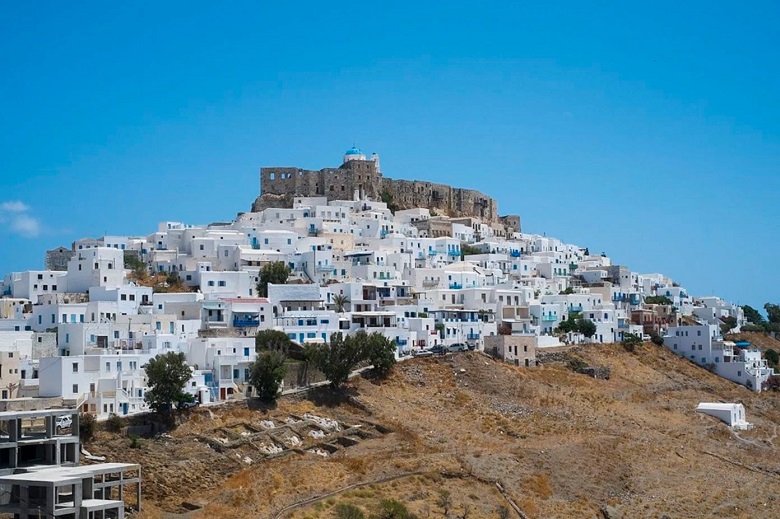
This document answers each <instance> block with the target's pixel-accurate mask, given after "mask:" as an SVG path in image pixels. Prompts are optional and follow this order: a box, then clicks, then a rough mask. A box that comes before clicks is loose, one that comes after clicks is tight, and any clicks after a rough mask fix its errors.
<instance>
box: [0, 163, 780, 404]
mask: <svg viewBox="0 0 780 519" xmlns="http://www.w3.org/2000/svg"><path fill="white" fill-rule="evenodd" d="M363 175H368V177H365V178H364V177H363ZM261 176H262V195H261V197H260V200H266V202H267V200H268V197H269V196H276V195H278V194H280V195H283V196H284V197H288V198H291V200H290V202H291V207H267V208H265V209H262V210H259V211H257V209H258V203H257V202H256V203H255V204H254V205H255V211H252V212H246V213H239V214H238V216H237V217H236V219H235V220H234V221H232V222H229V223H216V224H211V225H203V226H196V225H187V224H184V223H178V222H163V223H161V224H160V225H159V227H158V229H157V230H156V231H154V232H152V233H150V234H147V235H141V236H108V235H107V236H103V237H101V238H98V239H81V240H77V241H75V242H74V243H73V244H72V246H71V247H69V248H68V247H59V248H55V249H52V250H50V251H49V252H48V253H47V256H46V264H47V269H46V270H29V271H24V272H13V273H10V274H8V275H6V276H5V277H4V278H3V280H2V283H1V284H0V291H1V292H2V294H3V297H2V299H0V352H1V353H0V355H2V365H3V367H4V368H5V369H4V370H3V373H2V382H3V387H2V393H0V402H1V403H2V405H4V406H5V407H6V409H12V408H13V406H14V405H16V404H14V402H17V401H19V402H25V404H24V405H43V404H41V402H45V404H46V405H53V404H55V403H57V404H61V405H71V406H76V407H78V408H80V409H81V410H83V411H85V412H89V413H92V414H94V415H95V416H97V417H99V418H106V417H108V416H110V415H112V414H117V415H131V414H134V413H140V412H143V411H146V410H147V409H148V407H147V404H146V402H145V400H144V395H145V392H146V390H147V385H146V377H145V373H144V370H143V369H142V366H143V365H144V364H145V363H146V362H147V361H148V360H149V359H150V358H152V357H154V356H156V355H158V354H160V353H164V352H170V351H175V352H183V353H184V354H185V356H186V358H187V361H188V363H189V364H190V365H191V366H192V368H193V372H192V373H193V374H192V379H191V381H190V383H189V384H187V391H188V392H190V393H191V394H192V395H193V396H194V397H195V398H196V400H197V401H199V402H200V403H203V404H206V403H214V402H224V401H228V400H232V399H235V398H242V397H243V396H245V395H247V394H248V393H249V392H250V389H249V386H248V372H249V367H250V365H251V364H252V362H253V361H254V360H255V358H256V353H255V344H254V336H255V334H256V333H257V332H258V331H261V330H266V329H277V330H282V331H283V332H284V333H285V334H287V335H288V336H289V338H290V339H291V340H293V341H295V342H296V343H299V344H302V345H303V344H308V343H329V342H330V340H331V337H333V335H334V334H337V333H342V334H353V333H355V332H357V331H358V330H367V331H378V332H380V333H382V334H383V335H385V336H386V337H387V338H388V339H390V340H392V341H393V342H394V344H395V345H396V348H397V351H396V356H397V357H398V358H404V357H407V356H410V355H412V354H415V353H419V352H420V351H422V350H428V349H430V348H432V347H437V346H441V347H448V348H454V349H473V350H478V351H486V352H488V353H490V354H491V355H494V356H497V357H500V358H502V359H504V360H506V361H507V362H510V363H512V364H515V365H522V366H533V365H535V364H536V354H537V352H541V351H544V350H545V348H555V347H560V346H562V345H572V344H578V343H614V342H621V341H623V340H625V339H626V338H627V337H639V338H644V339H645V340H649V339H650V338H654V339H655V340H657V341H658V342H659V343H660V342H661V341H662V342H663V345H664V346H665V347H667V348H669V349H670V350H672V351H673V352H674V353H677V354H678V355H681V356H683V357H685V358H686V359H690V360H691V361H693V362H695V363H696V364H698V365H700V366H702V367H706V368H707V369H709V370H711V371H713V372H715V373H717V374H719V375H720V376H722V377H725V378H727V379H728V380H731V381H733V382H735V383H737V384H741V385H744V386H747V387H748V388H750V389H752V390H754V391H760V390H761V387H762V384H763V383H764V382H765V381H766V380H767V378H768V377H769V376H770V375H771V374H772V369H771V368H769V367H768V366H767V363H766V360H765V359H763V358H762V357H761V353H760V352H758V351H757V350H752V349H750V348H739V347H737V346H736V345H735V344H734V343H732V342H729V341H726V340H724V339H723V334H724V333H726V332H738V331H739V330H740V327H741V326H742V325H744V324H745V322H746V321H745V317H744V314H743V311H742V309H741V308H740V307H739V306H736V305H734V304H731V303H729V302H726V301H724V300H722V299H720V298H717V297H694V296H692V295H691V294H689V293H688V291H687V290H686V289H685V287H683V286H681V285H680V284H678V283H676V282H675V281H673V280H672V279H670V278H668V277H667V276H665V275H663V274H658V273H650V274H645V273H638V272H633V271H632V270H631V269H630V268H629V267H628V266H625V265H615V264H613V263H612V261H611V259H610V258H609V257H607V256H605V255H603V254H602V255H593V254H590V253H589V251H588V249H587V248H586V247H582V246H579V245H575V244H568V243H563V242H561V241H560V240H558V239H555V238H553V237H547V236H540V235H536V234H529V233H525V232H521V230H520V225H519V217H509V218H503V219H502V218H500V217H499V216H498V213H497V209H496V204H495V201H494V200H492V199H489V198H488V197H485V196H484V195H481V194H478V193H476V192H474V191H465V190H457V189H450V188H447V189H444V188H440V187H436V186H434V185H432V184H426V187H424V188H423V187H414V189H407V187H408V186H417V185H418V184H420V183H411V184H409V183H407V182H398V181H389V180H387V179H384V180H381V179H379V161H378V158H377V157H376V156H374V157H373V158H370V159H366V157H365V156H364V155H363V154H361V153H360V152H359V150H356V149H354V148H353V149H351V150H349V151H347V153H346V154H345V156H344V159H343V164H342V166H341V167H340V168H336V169H325V170H322V171H320V172H313V173H312V172H303V171H300V170H297V169H294V168H263V169H262V170H261ZM392 186H396V187H394V188H393V187H392ZM380 189H381V190H384V191H380ZM387 192H390V194H391V198H392V200H393V201H394V203H395V204H401V205H399V206H397V207H393V210H391V209H390V208H389V205H390V204H389V203H388V202H383V201H381V200H379V199H378V198H381V197H382V195H383V193H387ZM404 193H406V194H404ZM475 193H476V194H475ZM341 195H350V196H349V197H346V198H342V197H341ZM442 196H443V198H442ZM263 197H266V198H265V199H264V198H263ZM434 199H441V200H443V201H442V202H441V203H439V204H438V205H437V204H435V203H433V200H434ZM410 204H421V205H422V206H420V207H410V208H402V207H408V205H410ZM436 208H438V209H439V210H440V211H441V213H440V214H436V215H435V211H436ZM278 262H281V263H282V264H284V265H285V266H287V268H288V270H289V276H288V278H287V279H286V283H283V284H271V285H269V286H268V287H267V293H264V294H259V293H258V290H259V288H260V287H258V282H259V281H260V279H261V273H262V271H263V269H264V268H265V266H267V265H269V264H273V263H278ZM518 347H519V350H518ZM287 383H288V386H287V387H288V388H289V384H294V383H295V382H294V381H288V382H287ZM31 399H32V400H31ZM30 401H34V402H37V404H29V403H27V402H30ZM20 405H21V404H20Z"/></svg>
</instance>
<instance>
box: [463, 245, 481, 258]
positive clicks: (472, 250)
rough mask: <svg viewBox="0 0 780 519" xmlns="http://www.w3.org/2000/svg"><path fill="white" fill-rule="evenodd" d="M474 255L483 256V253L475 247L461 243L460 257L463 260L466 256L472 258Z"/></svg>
mask: <svg viewBox="0 0 780 519" xmlns="http://www.w3.org/2000/svg"><path fill="white" fill-rule="evenodd" d="M474 254H482V251H481V250H480V249H478V248H477V247H473V246H471V245H469V244H468V243H461V244H460V257H461V259H462V258H463V257H464V256H471V255H474Z"/></svg>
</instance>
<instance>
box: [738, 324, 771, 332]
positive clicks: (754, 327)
mask: <svg viewBox="0 0 780 519" xmlns="http://www.w3.org/2000/svg"><path fill="white" fill-rule="evenodd" d="M740 330H741V331H743V332H758V333H764V332H765V331H766V328H764V327H763V326H761V325H760V324H746V325H744V326H742V327H741V328H740Z"/></svg>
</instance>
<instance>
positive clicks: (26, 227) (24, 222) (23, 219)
mask: <svg viewBox="0 0 780 519" xmlns="http://www.w3.org/2000/svg"><path fill="white" fill-rule="evenodd" d="M11 231H13V232H15V233H17V234H21V235H22V236H25V237H27V238H34V237H36V236H38V235H39V234H40V233H41V222H39V221H38V219H37V218H33V217H32V216H28V215H26V214H20V215H17V216H14V217H13V218H12V219H11Z"/></svg>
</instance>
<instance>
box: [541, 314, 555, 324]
mask: <svg viewBox="0 0 780 519" xmlns="http://www.w3.org/2000/svg"><path fill="white" fill-rule="evenodd" d="M557 320H558V316H557V315H553V314H547V315H544V314H542V321H544V322H546V323H552V322H555V321H557Z"/></svg>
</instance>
